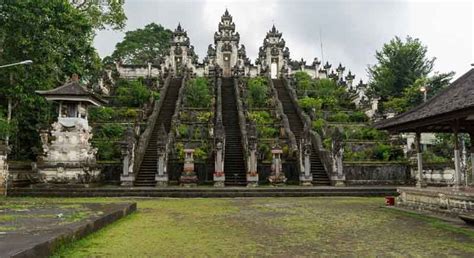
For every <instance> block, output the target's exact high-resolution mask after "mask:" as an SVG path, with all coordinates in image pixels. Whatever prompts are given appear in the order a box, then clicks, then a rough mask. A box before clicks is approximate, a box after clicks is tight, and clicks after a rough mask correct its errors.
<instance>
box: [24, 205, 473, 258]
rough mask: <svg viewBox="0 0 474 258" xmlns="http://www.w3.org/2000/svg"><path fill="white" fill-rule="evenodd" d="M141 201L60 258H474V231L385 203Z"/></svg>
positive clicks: (67, 248)
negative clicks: (161, 257) (336, 256)
mask: <svg viewBox="0 0 474 258" xmlns="http://www.w3.org/2000/svg"><path fill="white" fill-rule="evenodd" d="M15 199H17V200H18V199H21V198H15ZM27 199H29V200H31V198H27ZM43 200H44V199H43ZM51 200H54V201H58V200H59V199H51ZM122 200H124V199H113V198H98V199H96V198H95V199H61V201H65V202H78V201H79V202H111V201H122ZM135 201H137V202H138V211H137V212H136V213H134V214H132V215H130V216H128V217H126V218H124V219H122V220H120V221H118V222H117V223H115V224H113V225H110V226H108V227H106V228H104V229H103V230H101V231H99V232H96V233H94V234H92V235H90V236H88V237H86V238H84V239H81V240H79V241H77V242H74V243H71V244H68V245H65V246H63V247H62V248H61V249H60V250H59V251H58V252H57V253H56V254H55V256H58V257H84V256H94V257H99V256H110V257H124V256H127V257H143V256H155V257H156V256H168V257H183V256H186V257H188V256H193V257H196V256H197V257H202V256H213V257H224V256H226V257H227V256H233V257H235V256H279V257H288V256H291V257H294V256H321V255H323V256H334V255H338V256H353V255H356V256H363V257H367V256H369V257H374V256H397V257H406V256H423V257H433V256H436V257H438V256H466V257H474V233H473V231H469V230H462V229H459V228H456V227H452V226H450V225H448V224H446V223H444V222H441V221H439V220H435V219H429V218H427V217H424V216H419V215H413V214H410V213H405V212H400V211H395V210H389V209H385V208H381V207H382V206H383V199H382V198H237V199H135Z"/></svg>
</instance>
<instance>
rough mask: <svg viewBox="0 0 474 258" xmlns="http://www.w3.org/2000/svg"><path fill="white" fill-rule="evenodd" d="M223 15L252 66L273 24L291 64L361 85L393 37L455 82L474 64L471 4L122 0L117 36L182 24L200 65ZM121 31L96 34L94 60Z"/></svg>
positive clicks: (112, 44) (364, 0) (473, 10)
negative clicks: (122, 22) (323, 65)
mask: <svg viewBox="0 0 474 258" xmlns="http://www.w3.org/2000/svg"><path fill="white" fill-rule="evenodd" d="M226 7H227V8H228V10H229V12H230V14H231V15H232V16H233V20H234V22H235V25H236V30H237V31H238V32H239V33H240V39H241V44H244V45H245V46H246V49H247V55H248V56H249V57H250V59H251V60H252V62H253V61H254V60H255V58H256V56H257V53H258V48H259V47H260V46H261V44H262V41H263V38H264V37H265V35H266V32H267V31H268V30H269V29H270V28H271V26H272V24H273V23H274V24H275V26H276V27H277V29H278V30H280V32H282V33H283V38H284V39H285V41H286V43H287V46H288V47H289V49H290V57H291V58H292V59H297V60H299V59H300V58H304V59H305V60H307V63H308V64H309V63H311V62H312V60H313V58H314V57H318V58H319V59H321V58H322V56H321V41H322V45H323V54H324V61H329V62H330V63H332V64H333V67H334V66H337V65H338V64H339V62H340V63H342V64H343V66H345V67H346V71H347V70H351V71H352V72H353V73H355V74H356V79H357V80H358V79H361V78H362V79H364V80H366V78H367V72H366V69H367V65H373V64H374V63H375V58H374V54H375V51H376V50H378V49H380V48H381V47H382V45H383V44H384V43H385V42H388V41H389V40H390V39H392V38H393V37H394V36H401V37H405V36H406V35H410V36H412V37H415V38H419V39H421V41H422V42H423V43H424V44H425V45H426V46H428V56H429V57H433V56H434V57H436V58H437V60H436V62H435V70H436V71H440V72H448V71H455V72H456V77H458V76H460V75H462V74H463V73H464V72H466V71H467V70H468V69H470V67H471V63H474V51H473V48H474V47H473V45H474V32H473V30H474V18H473V13H474V4H473V1H467V0H466V1H376V0H373V1H368V0H352V1H350V0H345V1H334V0H333V1H316V0H313V1H309V0H285V1H269V0H267V1H266V0H260V1H245V0H240V1H228V0H221V1H218V0H207V1H205V0H202V1H201V0H199V1H198V0H194V1H191V0H181V1H179V0H175V1H171V0H125V13H126V15H127V17H128V21H127V26H126V28H125V30H124V31H127V30H134V29H137V28H141V27H143V26H145V25H146V24H148V23H151V22H155V23H159V24H162V25H163V26H165V27H167V28H170V29H173V30H174V28H175V27H176V26H177V24H178V22H181V24H182V26H183V27H184V29H186V30H187V32H188V36H189V37H190V40H191V44H193V45H194V46H195V49H196V52H197V54H198V55H199V58H200V60H202V58H203V57H204V56H205V55H206V51H207V46H208V45H209V44H211V43H213V41H214V38H213V35H214V32H215V31H217V25H218V23H219V21H220V17H221V15H222V14H223V13H224V11H225V8H226ZM124 31H107V30H106V31H100V32H99V33H98V35H97V37H96V38H95V46H96V48H97V49H98V51H99V53H100V55H101V57H104V56H106V55H110V54H111V53H112V52H113V50H114V48H115V44H116V43H117V42H119V41H121V40H122V39H123V36H124Z"/></svg>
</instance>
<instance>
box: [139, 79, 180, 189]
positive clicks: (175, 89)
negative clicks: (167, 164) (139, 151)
mask: <svg viewBox="0 0 474 258" xmlns="http://www.w3.org/2000/svg"><path fill="white" fill-rule="evenodd" d="M181 81H182V79H181V78H173V79H171V81H170V85H169V87H168V91H167V93H166V96H163V97H164V98H165V99H164V101H163V105H162V106H161V109H160V113H159V114H158V118H157V119H156V123H155V125H154V127H153V131H152V133H151V136H150V140H149V141H148V146H147V148H146V151H145V155H144V156H143V161H142V164H141V165H140V170H139V171H138V175H137V178H136V180H135V183H134V184H135V186H149V187H154V186H155V185H156V181H155V175H156V173H157V172H156V171H157V160H158V153H157V151H158V149H157V146H156V145H157V141H158V135H159V132H160V129H161V124H163V125H164V127H165V130H166V132H167V133H168V132H169V131H170V126H171V118H172V117H173V114H174V111H175V108H176V100H177V99H178V93H179V89H180V88H181Z"/></svg>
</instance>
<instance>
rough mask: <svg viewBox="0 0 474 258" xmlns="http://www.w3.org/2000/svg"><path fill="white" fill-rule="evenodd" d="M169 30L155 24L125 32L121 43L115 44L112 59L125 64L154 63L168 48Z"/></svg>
mask: <svg viewBox="0 0 474 258" xmlns="http://www.w3.org/2000/svg"><path fill="white" fill-rule="evenodd" d="M170 39H171V30H169V29H166V28H164V27H163V26H161V25H158V24H156V23H150V24H148V25H146V26H145V28H143V29H136V30H133V31H127V32H126V33H125V38H124V39H123V41H122V42H119V43H117V45H116V46H115V51H114V52H113V54H112V59H114V60H120V61H122V62H123V63H125V64H146V63H148V62H151V63H154V62H155V61H157V60H156V59H157V58H159V57H160V56H162V55H163V54H164V53H165V51H166V50H167V49H168V48H169V43H170Z"/></svg>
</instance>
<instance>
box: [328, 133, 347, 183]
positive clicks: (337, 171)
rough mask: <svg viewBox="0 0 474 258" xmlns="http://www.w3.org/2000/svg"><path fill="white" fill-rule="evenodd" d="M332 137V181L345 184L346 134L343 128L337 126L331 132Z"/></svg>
mask: <svg viewBox="0 0 474 258" xmlns="http://www.w3.org/2000/svg"><path fill="white" fill-rule="evenodd" d="M331 137H332V151H331V156H332V171H333V173H334V174H333V175H332V176H331V181H332V182H334V184H335V186H343V185H344V184H345V183H344V181H345V176H344V171H343V163H342V158H343V155H344V138H343V137H344V136H343V134H342V132H341V129H340V128H338V127H336V128H334V129H333V130H332V132H331Z"/></svg>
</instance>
